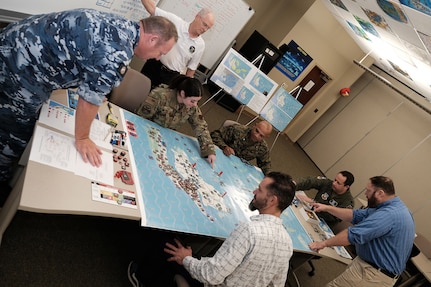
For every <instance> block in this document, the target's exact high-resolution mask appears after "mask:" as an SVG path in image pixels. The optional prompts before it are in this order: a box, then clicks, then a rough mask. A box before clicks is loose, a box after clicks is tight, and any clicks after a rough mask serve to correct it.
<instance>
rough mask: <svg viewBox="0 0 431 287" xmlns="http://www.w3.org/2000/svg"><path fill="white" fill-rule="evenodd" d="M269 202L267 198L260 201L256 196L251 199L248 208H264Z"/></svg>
mask: <svg viewBox="0 0 431 287" xmlns="http://www.w3.org/2000/svg"><path fill="white" fill-rule="evenodd" d="M267 202H268V201H267V199H261V200H260V201H259V200H257V199H256V198H253V199H252V200H251V201H250V203H249V204H248V208H249V209H250V210H251V211H255V210H260V209H263V208H264V207H266V204H267Z"/></svg>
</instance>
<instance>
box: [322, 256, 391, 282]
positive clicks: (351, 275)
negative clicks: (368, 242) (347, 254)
mask: <svg viewBox="0 0 431 287" xmlns="http://www.w3.org/2000/svg"><path fill="white" fill-rule="evenodd" d="M396 282H397V279H393V278H391V277H389V276H387V275H385V274H383V273H382V272H380V271H378V270H377V269H376V268H374V267H373V266H371V265H370V264H368V263H367V262H365V261H364V260H362V259H360V258H359V257H358V256H357V257H355V259H353V261H352V263H350V264H349V266H347V269H346V270H345V271H344V272H343V273H341V274H340V275H339V276H338V277H337V278H335V279H334V280H332V281H331V282H329V283H328V284H326V287H346V286H349V287H355V286H361V287H372V286H378V287H392V286H394V285H395V283H396Z"/></svg>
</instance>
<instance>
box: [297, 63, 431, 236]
mask: <svg viewBox="0 0 431 287" xmlns="http://www.w3.org/2000/svg"><path fill="white" fill-rule="evenodd" d="M376 71H378V70H376ZM391 82H392V83H394V84H395V85H396V86H397V87H399V88H400V89H401V90H404V91H405V92H406V93H409V94H411V95H412V96H414V97H417V98H418V99H420V98H419V96H418V95H414V93H412V92H411V91H409V90H408V89H407V88H405V87H404V86H402V85H401V84H399V83H398V82H396V81H395V80H393V79H391ZM351 90H352V92H351V96H350V97H349V98H340V99H339V100H338V101H337V103H336V104H335V105H334V106H333V107H331V109H329V110H328V111H327V112H326V113H325V115H324V116H322V117H321V118H320V119H319V120H318V121H317V122H316V123H315V124H314V125H313V127H312V128H311V129H310V130H308V131H307V132H306V133H305V134H304V136H302V137H301V138H300V140H299V141H298V144H299V145H300V146H301V147H302V148H303V149H304V151H305V152H306V153H307V154H308V155H309V156H310V158H311V159H312V160H313V161H314V162H315V163H316V165H317V166H318V167H319V168H320V169H321V170H322V172H323V173H325V174H326V175H327V176H334V175H335V174H336V173H337V172H338V171H340V170H344V169H347V170H350V171H351V172H352V173H353V174H354V175H355V178H356V181H355V183H354V184H353V186H352V188H351V190H352V193H353V195H354V196H357V197H359V198H362V199H365V197H364V195H363V191H364V188H365V184H366V183H367V181H368V179H369V178H370V177H372V176H375V175H386V176H389V177H391V178H392V179H393V181H394V183H395V188H396V193H397V194H398V195H399V196H400V197H401V199H402V200H403V201H404V202H405V203H406V204H407V206H408V207H409V208H410V210H411V211H412V212H413V214H414V217H415V220H416V224H417V226H416V227H417V232H419V233H421V234H423V235H424V236H425V237H426V238H428V240H430V239H431V229H429V222H428V220H429V218H430V217H431V210H430V208H429V207H431V188H430V184H429V183H430V179H429V176H430V170H431V161H430V155H431V115H430V113H429V112H427V111H425V110H424V109H422V108H420V107H418V106H417V105H415V104H413V103H412V102H411V101H409V100H407V99H406V98H404V97H403V96H401V95H400V94H399V93H397V92H396V91H394V90H393V89H391V88H390V87H389V86H387V85H386V84H384V83H382V82H381V81H379V80H377V79H376V78H375V77H374V76H372V75H370V74H364V75H363V76H362V77H361V78H360V79H359V80H358V81H357V82H356V83H355V84H354V85H352V87H351ZM428 106H431V104H429V103H428Z"/></svg>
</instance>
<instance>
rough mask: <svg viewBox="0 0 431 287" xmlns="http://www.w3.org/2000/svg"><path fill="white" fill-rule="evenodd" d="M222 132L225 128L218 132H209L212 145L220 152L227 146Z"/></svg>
mask: <svg viewBox="0 0 431 287" xmlns="http://www.w3.org/2000/svg"><path fill="white" fill-rule="evenodd" d="M223 130H226V127H222V128H221V129H219V130H213V131H212V132H211V138H212V140H213V143H214V144H215V145H217V146H218V147H219V148H220V149H221V150H223V149H224V148H225V147H227V146H228V144H226V143H225V141H224V138H223Z"/></svg>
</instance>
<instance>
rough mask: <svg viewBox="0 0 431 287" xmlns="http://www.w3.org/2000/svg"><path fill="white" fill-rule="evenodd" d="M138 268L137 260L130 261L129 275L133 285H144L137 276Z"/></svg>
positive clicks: (136, 286) (139, 286)
mask: <svg viewBox="0 0 431 287" xmlns="http://www.w3.org/2000/svg"><path fill="white" fill-rule="evenodd" d="M137 270H138V264H137V263H136V262H135V261H130V263H129V267H128V268H127V277H129V281H130V283H132V286H133V287H144V285H143V284H141V282H139V280H138V278H137V277H136V271H137Z"/></svg>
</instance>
